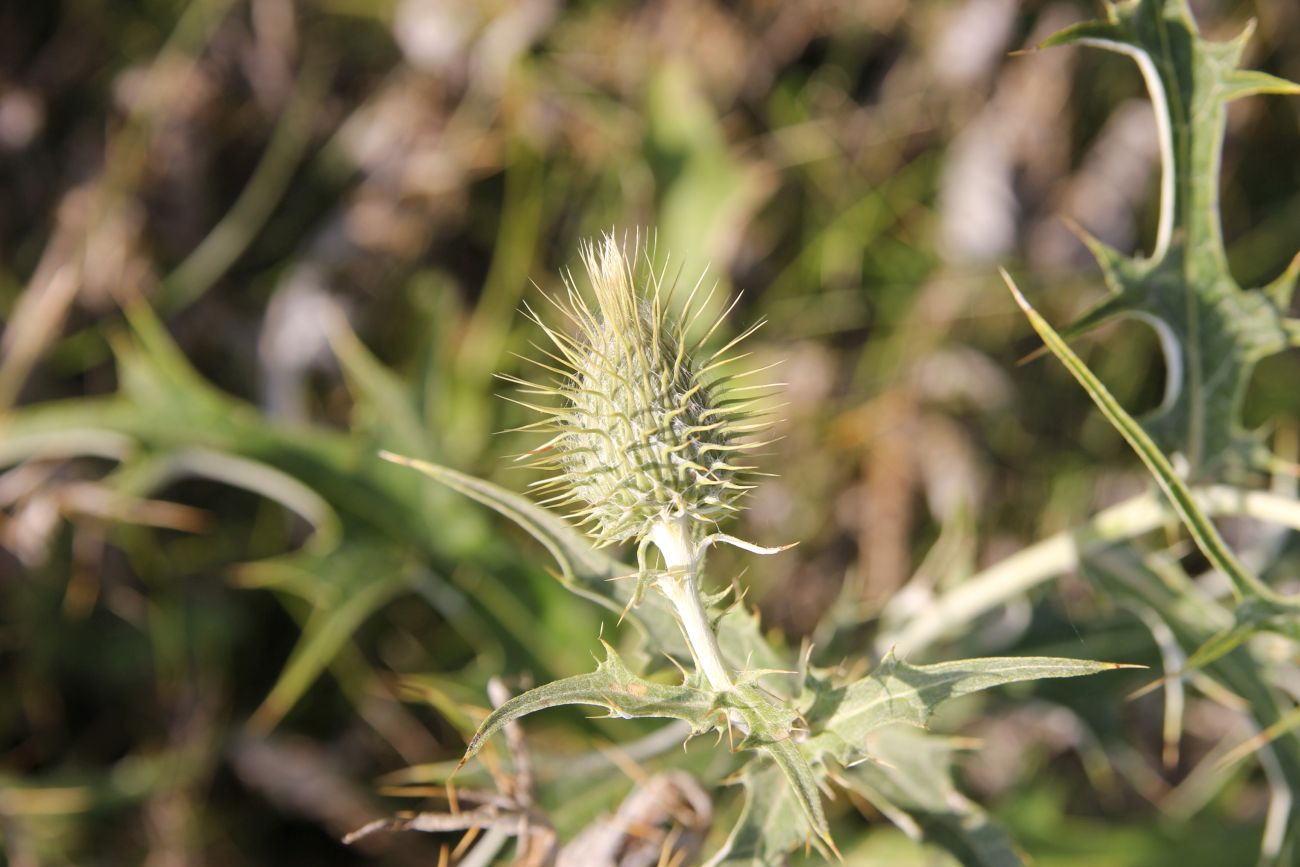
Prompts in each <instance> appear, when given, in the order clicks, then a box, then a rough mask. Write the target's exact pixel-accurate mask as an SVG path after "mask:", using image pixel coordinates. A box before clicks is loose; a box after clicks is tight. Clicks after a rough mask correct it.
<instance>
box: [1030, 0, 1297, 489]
mask: <svg viewBox="0 0 1300 867" xmlns="http://www.w3.org/2000/svg"><path fill="white" fill-rule="evenodd" d="M1250 35H1251V28H1249V27H1248V28H1246V30H1245V31H1244V32H1243V33H1242V34H1241V35H1240V36H1239V37H1238V38H1237V39H1234V40H1232V41H1231V42H1226V43H1211V42H1207V41H1205V40H1204V39H1202V38H1201V35H1200V33H1199V32H1198V30H1197V28H1196V23H1195V21H1194V20H1193V18H1192V15H1191V12H1190V11H1189V10H1188V7H1187V3H1186V2H1185V0H1128V2H1123V3H1116V4H1107V20H1105V21H1093V22H1086V23H1083V24H1078V25H1075V26H1073V27H1070V28H1068V29H1066V30H1064V31H1062V32H1060V33H1058V34H1057V35H1055V36H1053V37H1051V38H1050V39H1048V40H1047V41H1046V42H1044V43H1043V45H1044V47H1047V46H1053V45H1067V44H1082V45H1091V46H1096V47H1100V48H1105V49H1108V50H1111V51H1117V52H1120V53H1122V54H1125V55H1127V56H1129V57H1131V58H1133V60H1134V61H1135V62H1136V63H1137V65H1138V68H1139V69H1140V70H1141V72H1142V76H1143V78H1144V80H1145V81H1146V85H1147V89H1148V91H1149V92H1150V96H1151V102H1152V105H1153V108H1154V110H1155V115H1156V124H1157V131H1158V137H1159V141H1160V148H1161V154H1162V162H1163V175H1162V182H1161V196H1160V221H1159V226H1158V229H1157V236H1156V243H1155V249H1154V250H1153V252H1152V255H1151V256H1150V257H1149V258H1147V257H1134V258H1126V257H1124V256H1121V255H1120V254H1119V253H1118V252H1117V251H1115V250H1112V249H1110V248H1109V247H1106V246H1105V245H1104V244H1101V243H1100V242H1099V241H1096V240H1095V239H1092V238H1085V240H1086V241H1087V243H1088V246H1089V247H1090V248H1091V249H1092V251H1093V254H1094V255H1095V256H1096V258H1097V261H1098V264H1099V265H1100V266H1101V269H1102V273H1103V276H1104V277H1105V279H1106V283H1107V285H1108V287H1109V288H1110V290H1111V293H1112V297H1110V298H1109V299H1107V300H1105V301H1103V302H1102V303H1101V304H1100V305H1098V306H1097V307H1096V308H1095V309H1094V310H1092V311H1091V312H1089V313H1086V314H1085V315H1084V316H1083V317H1082V318H1081V319H1080V320H1079V321H1078V322H1076V323H1075V324H1074V326H1072V327H1071V328H1068V329H1066V330H1065V333H1066V336H1067V337H1071V336H1074V335H1076V334H1079V333H1081V332H1083V331H1085V330H1087V329H1088V328H1091V327H1092V326H1094V325H1096V324H1098V323H1099V322H1101V321H1104V320H1106V319H1109V318H1111V317H1113V316H1120V315H1129V316H1136V317H1138V318H1141V319H1143V320H1144V321H1147V322H1149V323H1150V324H1151V325H1153V326H1154V327H1155V328H1156V331H1157V333H1158V334H1159V335H1160V338H1161V345H1162V348H1163V349H1164V353H1165V360H1166V367H1167V376H1168V380H1167V386H1166V392H1165V399H1164V402H1163V403H1162V405H1161V406H1160V407H1159V408H1158V409H1157V410H1156V411H1155V413H1153V414H1152V415H1151V416H1150V417H1149V418H1147V419H1146V420H1145V425H1146V428H1147V430H1148V432H1149V433H1150V434H1151V435H1152V437H1153V438H1154V439H1155V441H1156V442H1157V443H1158V444H1159V445H1160V446H1161V447H1162V448H1163V449H1164V450H1166V451H1167V452H1171V453H1174V452H1176V453H1179V454H1181V455H1183V456H1184V457H1185V458H1186V460H1187V462H1188V465H1189V476H1190V478H1192V479H1193V480H1206V479H1214V478H1220V477H1229V478H1232V477H1237V476H1240V475H1241V474H1242V473H1243V472H1244V471H1245V470H1246V469H1248V468H1250V467H1251V466H1257V465H1258V464H1259V462H1260V460H1261V458H1262V455H1263V450H1262V446H1261V444H1260V442H1259V439H1258V437H1255V436H1253V435H1251V434H1249V433H1247V432H1246V431H1245V430H1244V429H1243V428H1242V426H1241V424H1240V421H1239V418H1240V414H1241V406H1242V401H1243V398H1244V392H1245V389H1246V386H1247V384H1248V382H1249V380H1250V375H1251V371H1252V370H1253V369H1254V367H1255V365H1256V363H1257V362H1258V361H1259V360H1260V359H1261V358H1263V357H1265V356H1268V355H1272V354H1274V353H1277V352H1279V351H1281V350H1282V349H1284V348H1286V346H1287V345H1288V344H1289V342H1291V340H1292V337H1291V335H1289V333H1288V330H1289V328H1290V326H1289V325H1288V323H1287V321H1286V320H1285V318H1284V316H1285V309H1286V303H1287V300H1288V298H1289V294H1290V291H1291V287H1292V286H1293V285H1294V282H1295V275H1294V273H1290V276H1289V277H1288V276H1287V275H1284V277H1283V278H1282V280H1280V281H1279V282H1278V283H1277V284H1274V286H1272V287H1270V288H1269V289H1268V290H1267V291H1264V292H1258V291H1255V292H1247V291H1244V290H1243V289H1242V288H1241V287H1240V286H1238V285H1237V283H1236V282H1235V281H1234V280H1233V277H1232V274H1231V273H1230V272H1229V270H1228V263H1227V256H1226V254H1225V252H1224V245H1223V233H1222V230H1221V228H1220V224H1219V177H1218V170H1219V162H1220V160H1219V157H1220V151H1221V148H1222V144H1223V134H1224V126H1225V117H1226V113H1225V109H1226V107H1227V105H1228V103H1229V102H1231V101H1233V100H1235V99H1240V98H1242V97H1245V96H1250V95H1253V94H1261V93H1282V94H1293V93H1300V86H1297V85H1295V84H1293V83H1291V82H1289V81H1284V80H1282V79H1280V78H1275V77H1273V76H1271V75H1267V74H1264V73H1261V72H1253V71H1249V70H1240V69H1237V64H1238V62H1239V61H1240V58H1241V55H1242V52H1243V50H1244V49H1245V46H1246V42H1247V41H1248V40H1249V38H1250ZM1282 287H1285V288H1282Z"/></svg>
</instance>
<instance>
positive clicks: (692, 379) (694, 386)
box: [510, 234, 766, 545]
mask: <svg viewBox="0 0 1300 867" xmlns="http://www.w3.org/2000/svg"><path fill="white" fill-rule="evenodd" d="M638 256H640V257H642V258H644V260H645V264H646V267H645V272H646V275H645V276H644V277H643V278H642V280H641V283H642V285H641V286H638V275H637V274H636V273H635V272H634V266H633V263H634V262H635V260H636V259H637V258H638ZM582 261H583V264H584V266H585V268H586V272H587V277H588V280H589V282H590V285H591V299H590V300H589V299H588V298H587V297H586V296H585V295H584V294H583V293H582V292H581V291H579V289H578V287H577V285H576V284H575V283H574V281H573V279H572V276H569V277H567V278H566V280H565V288H566V290H567V291H566V293H565V294H566V300H565V301H564V302H561V301H557V300H555V299H552V301H553V303H554V305H555V307H556V308H557V309H558V310H559V311H561V313H562V315H563V318H564V320H565V322H564V324H563V325H560V326H558V327H551V326H548V325H546V324H543V323H541V320H540V318H539V317H537V316H536V315H535V314H532V311H531V310H530V311H529V313H530V315H533V318H534V319H535V320H537V321H538V323H539V324H540V325H541V327H542V328H543V329H544V330H545V331H546V333H547V335H549V337H550V338H551V341H552V342H553V343H554V345H555V349H556V350H557V351H556V352H547V353H546V354H547V356H548V357H549V358H550V360H551V361H554V362H557V363H558V364H559V365H560V366H559V367H556V366H554V365H552V364H550V363H542V366H543V367H545V368H546V369H548V370H550V371H551V372H553V373H555V374H556V375H557V376H558V377H559V381H558V382H557V383H556V384H554V385H539V384H537V383H531V382H526V381H524V380H518V379H514V378H513V377H511V378H510V379H511V380H512V381H514V382H516V383H517V384H519V385H521V386H522V387H523V388H524V390H525V391H526V392H527V393H530V394H540V395H545V396H550V397H554V398H559V399H560V401H561V402H560V404H559V405H558V406H549V407H546V406H535V405H533V404H531V403H526V404H525V405H526V406H529V407H531V408H533V409H536V410H538V411H540V412H543V413H545V414H546V415H547V416H548V418H547V419H545V420H544V421H542V422H539V423H537V424H534V425H530V426H529V427H530V428H531V429H535V430H537V429H540V430H546V431H549V432H552V433H553V434H554V436H553V437H552V438H551V439H550V440H549V441H548V442H547V443H546V444H545V445H543V446H542V447H540V448H538V449H536V450H534V451H533V452H530V453H529V455H528V457H531V458H533V461H532V466H535V467H539V468H542V469H547V470H551V471H553V475H552V476H550V477H549V478H547V479H544V480H542V481H540V482H537V483H536V484H535V485H534V488H535V490H538V491H542V492H545V493H546V495H548V497H549V498H548V499H546V500H544V501H543V502H544V504H545V505H551V506H560V505H570V504H572V505H576V506H577V507H578V510H577V512H576V513H575V514H574V515H572V516H570V517H572V518H573V519H575V520H576V521H577V522H578V524H579V525H580V526H582V527H583V528H584V529H586V530H587V531H588V532H589V533H590V534H591V535H592V536H593V537H594V538H595V539H596V540H597V542H598V544H601V545H607V544H611V543H614V542H622V541H627V540H630V539H642V538H645V537H647V536H649V535H650V534H651V532H652V530H653V528H654V527H656V526H658V525H663V524H668V523H676V522H680V521H682V520H683V519H685V520H687V521H688V522H690V524H691V525H692V526H694V527H699V526H702V525H705V524H713V523H715V522H717V521H718V520H719V519H720V518H722V517H724V516H725V515H726V514H728V513H730V512H733V511H736V510H737V508H738V507H737V505H736V500H737V499H738V497H739V496H740V495H741V494H742V493H743V492H744V491H746V490H747V489H748V487H749V486H747V485H745V484H743V483H742V482H741V481H739V480H738V477H739V476H740V475H741V474H743V473H744V472H745V471H747V470H750V469H752V467H750V466H747V465H744V464H740V463H736V462H735V455H736V453H737V452H741V451H743V450H744V449H747V448H750V447H751V446H753V445H754V443H752V442H738V438H739V437H740V436H742V435H745V434H749V433H752V432H754V431H756V430H760V429H762V428H764V427H766V424H765V423H763V422H757V421H755V420H754V415H753V412H752V407H753V405H754V403H755V398H753V397H746V396H745V389H737V388H734V387H733V388H731V389H728V388H727V386H728V385H729V383H730V382H731V381H732V380H734V379H736V378H737V377H738V376H744V374H743V373H741V374H738V375H727V374H726V371H727V370H728V366H729V365H730V364H731V363H732V362H735V361H737V360H739V358H740V357H742V356H736V355H728V353H729V352H730V351H731V350H732V349H733V348H734V347H735V346H736V344H737V343H739V342H740V341H741V340H742V339H744V337H746V336H747V335H749V334H751V333H753V331H754V330H755V329H756V328H757V327H758V326H755V327H754V328H751V329H749V330H748V331H746V332H745V333H743V334H742V335H741V336H740V337H737V338H736V339H735V340H733V341H731V342H730V343H728V344H727V345H726V346H724V347H723V348H721V349H719V350H717V351H715V352H713V353H711V354H707V355H701V353H700V349H701V346H702V345H703V343H704V342H705V341H707V340H708V338H709V337H710V336H711V335H712V334H713V332H714V331H715V330H716V329H717V327H718V325H719V324H720V322H721V317H719V318H718V319H717V320H715V321H713V322H712V324H710V325H709V326H708V327H707V328H704V329H703V334H702V336H700V337H699V338H696V339H692V338H690V337H689V336H688V334H689V332H690V331H691V329H692V328H693V327H694V326H695V325H696V324H697V321H698V320H699V319H700V318H701V315H702V311H703V310H704V309H705V307H706V306H707V304H708V298H709V296H711V294H712V293H711V292H709V293H704V294H705V296H706V297H705V298H704V299H703V300H698V299H697V296H698V294H699V293H698V290H699V285H700V284H698V283H697V284H696V285H695V288H694V289H692V290H691V292H690V294H689V296H688V297H687V298H686V299H685V301H684V305H683V307H684V310H683V311H680V312H676V311H674V305H673V303H672V294H673V290H672V288H671V287H670V288H668V289H667V290H666V291H664V284H663V279H662V278H663V273H662V272H659V273H655V272H654V271H653V269H652V267H651V266H650V256H649V254H648V253H647V252H646V251H645V250H644V249H643V248H641V247H640V245H638V244H634V245H633V251H632V256H631V261H629V257H628V256H626V255H625V253H624V248H623V245H622V244H621V243H620V242H619V241H618V240H617V239H616V238H615V237H614V236H613V235H612V234H610V235H606V236H605V237H604V238H602V239H601V240H600V241H599V242H598V243H596V244H588V245H585V246H584V247H583V249H582ZM724 315H725V314H724ZM570 332H571V333H570ZM748 391H749V393H750V394H751V395H752V393H753V388H751V389H749V390H748Z"/></svg>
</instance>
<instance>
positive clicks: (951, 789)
mask: <svg viewBox="0 0 1300 867" xmlns="http://www.w3.org/2000/svg"><path fill="white" fill-rule="evenodd" d="M955 750H956V747H955V745H954V743H953V741H952V740H951V739H949V738H942V737H935V736H933V735H928V734H925V733H924V732H918V731H915V730H912V729H906V728H901V727H897V726H894V727H890V728H886V729H882V730H880V731H878V732H876V733H875V734H874V735H873V736H872V738H871V757H872V761H868V762H862V763H861V764H858V765H856V766H855V767H852V768H848V769H846V770H845V771H844V773H843V779H844V782H845V783H846V784H847V785H848V786H849V788H851V789H853V790H854V791H856V792H858V793H859V794H861V795H862V796H863V797H865V798H866V799H867V800H868V801H870V802H871V803H873V804H875V805H876V806H877V808H878V809H880V810H881V811H882V812H884V813H885V814H886V815H898V814H899V813H902V814H906V816H907V817H908V818H909V819H910V821H911V822H914V823H915V827H912V828H905V829H904V830H907V831H909V833H917V832H919V834H920V836H921V837H922V838H923V839H925V840H927V841H929V842H932V843H935V844H937V845H939V846H942V847H943V848H944V849H947V850H948V851H949V852H950V853H951V854H952V855H953V856H954V857H955V858H956V859H957V860H958V861H960V862H961V863H962V864H963V865H964V867H1021V865H1022V864H1023V863H1024V862H1023V861H1022V860H1021V858H1020V856H1019V855H1018V854H1017V853H1016V849H1015V846H1014V845H1013V844H1012V842H1011V839H1010V838H1009V837H1008V836H1007V835H1006V833H1005V832H1004V831H1003V830H1002V829H1001V828H999V827H998V826H997V825H996V824H994V822H993V821H992V820H991V819H990V818H989V816H988V814H987V813H985V812H984V811H983V810H982V809H980V807H979V805H978V804H976V803H974V802H973V801H971V800H970V799H969V798H967V797H966V796H965V795H963V794H962V793H961V792H960V791H958V790H957V786H956V785H955V784H954V783H953V780H952V755H953V753H954V752H955Z"/></svg>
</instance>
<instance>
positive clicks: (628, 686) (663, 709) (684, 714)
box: [460, 644, 720, 766]
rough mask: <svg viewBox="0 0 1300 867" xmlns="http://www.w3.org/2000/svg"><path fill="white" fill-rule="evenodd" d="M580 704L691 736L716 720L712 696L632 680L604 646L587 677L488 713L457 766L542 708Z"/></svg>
mask: <svg viewBox="0 0 1300 867" xmlns="http://www.w3.org/2000/svg"><path fill="white" fill-rule="evenodd" d="M569 704H582V705H592V706H595V707H603V708H605V709H606V710H608V711H609V713H610V715H611V716H617V717H623V718H627V719H632V718H641V717H659V718H668V719H679V720H684V721H685V722H688V723H690V725H691V730H692V731H693V732H696V733H702V732H706V731H711V730H713V729H714V728H716V727H718V725H719V724H720V720H719V717H718V714H717V713H716V696H715V695H714V694H713V693H710V692H706V691H704V690H700V689H695V688H693V687H690V686H686V685H684V684H683V685H679V686H668V685H665V684H661V683H652V682H651V681H648V680H644V679H642V678H640V677H637V676H636V675H635V674H633V673H632V672H631V671H630V670H628V668H627V666H626V665H624V664H623V660H622V659H621V658H620V657H619V655H618V654H617V653H616V652H615V651H614V648H613V647H611V646H610V645H608V644H605V660H604V661H603V662H601V663H600V665H598V666H597V667H596V670H595V671H594V672H592V673H591V674H579V675H575V676H574V677H566V678H564V679H563V680H557V681H554V682H552V683H548V684H544V685H542V686H539V687H537V688H535V689H530V690H529V691H528V692H526V693H524V694H522V695H517V696H515V697H514V698H512V699H510V700H509V701H507V702H506V703H505V704H503V705H501V706H500V707H499V708H497V709H496V710H495V711H493V712H492V713H491V714H490V715H489V716H488V718H487V719H486V720H484V721H483V724H482V725H481V726H479V730H478V731H477V732H476V733H475V734H474V737H473V738H471V739H470V742H469V746H468V747H466V748H465V755H464V757H463V758H462V759H461V760H460V763H461V765H462V766H463V765H464V764H465V763H466V762H468V761H469V760H470V759H472V758H474V756H475V755H477V754H478V752H479V750H481V749H482V748H483V745H484V744H485V743H487V740H488V738H490V737H492V736H493V735H494V734H496V733H497V732H499V731H500V730H501V729H503V728H505V726H506V725H508V724H509V723H511V722H514V721H515V720H517V719H519V718H520V717H523V716H526V715H528V714H530V713H535V712H537V711H539V710H546V709H547V708H552V707H559V706H560V705H569Z"/></svg>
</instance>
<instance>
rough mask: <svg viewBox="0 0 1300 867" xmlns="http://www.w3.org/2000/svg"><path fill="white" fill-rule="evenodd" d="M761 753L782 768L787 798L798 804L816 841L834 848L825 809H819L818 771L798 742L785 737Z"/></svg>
mask: <svg viewBox="0 0 1300 867" xmlns="http://www.w3.org/2000/svg"><path fill="white" fill-rule="evenodd" d="M763 752H765V753H767V755H769V756H770V757H771V758H772V761H773V762H775V763H776V766H777V767H778V768H780V769H781V773H782V774H784V775H785V780H786V783H787V784H788V788H789V790H790V797H791V798H793V800H794V802H795V804H797V805H798V807H799V812H800V813H802V814H803V818H804V821H805V822H807V823H808V827H809V828H811V829H812V832H813V833H814V834H816V835H817V839H818V840H820V841H821V842H822V843H823V844H825V846H826V847H827V848H829V849H830V850H831V851H835V843H834V842H832V840H831V828H830V825H829V824H828V823H827V821H826V814H825V812H823V811H822V793H821V790H820V789H819V788H818V787H817V774H816V773H814V772H813V769H812V765H810V764H809V763H808V759H807V758H806V757H805V756H804V754H803V752H802V751H801V750H800V749H799V745H798V744H796V743H795V742H794V741H793V740H791V739H789V738H786V739H785V740H780V741H776V742H775V743H772V744H768V745H767V746H765V747H763Z"/></svg>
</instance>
